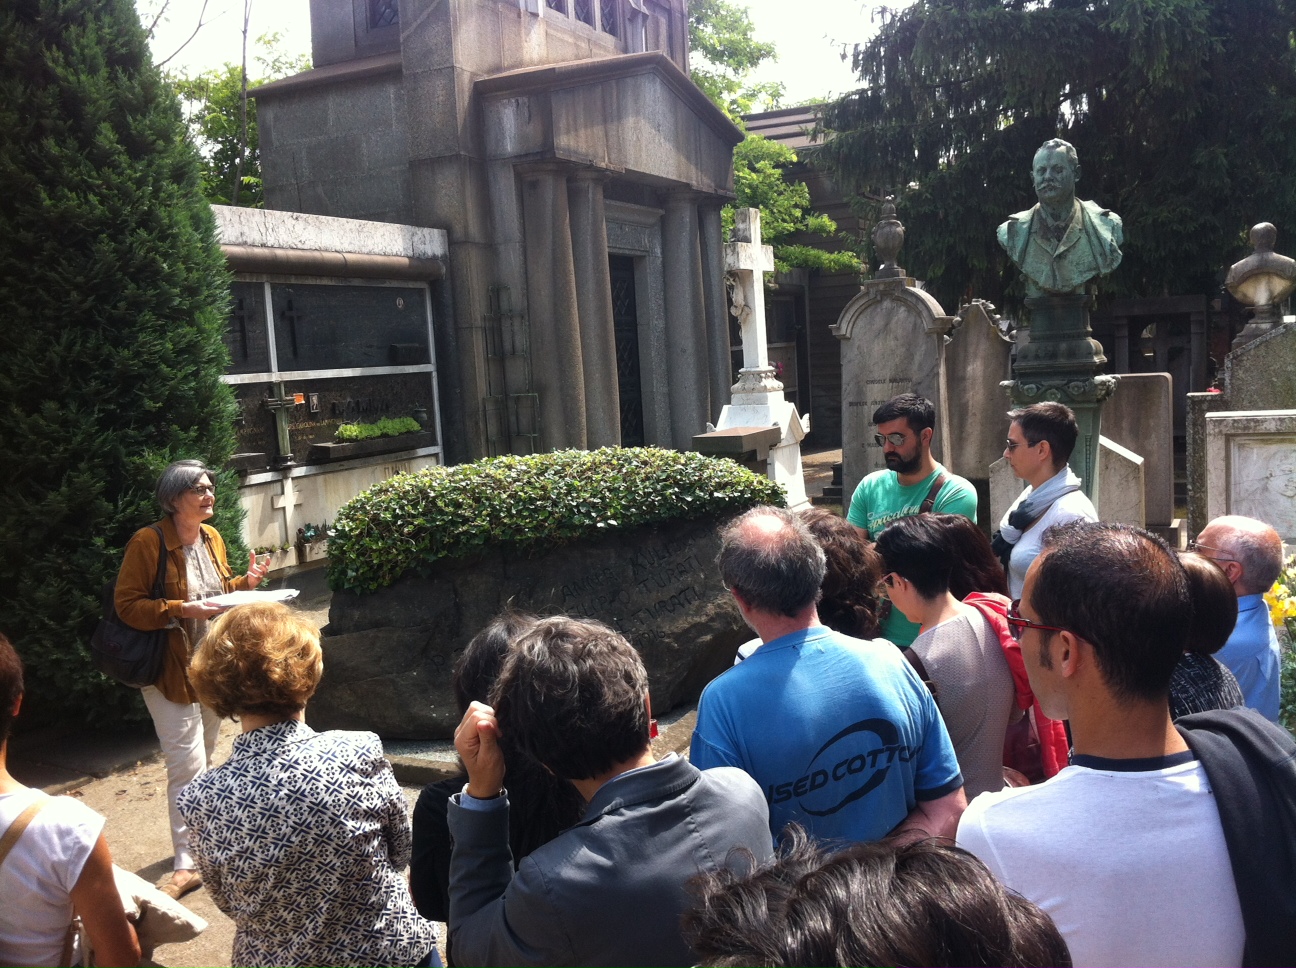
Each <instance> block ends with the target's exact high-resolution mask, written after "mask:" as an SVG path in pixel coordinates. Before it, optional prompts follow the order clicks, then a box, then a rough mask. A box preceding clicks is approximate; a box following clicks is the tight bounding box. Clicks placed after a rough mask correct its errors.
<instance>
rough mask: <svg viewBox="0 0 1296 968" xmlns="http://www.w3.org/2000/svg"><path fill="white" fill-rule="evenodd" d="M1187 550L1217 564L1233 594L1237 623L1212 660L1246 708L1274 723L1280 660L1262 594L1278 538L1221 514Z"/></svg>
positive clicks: (1273, 569)
mask: <svg viewBox="0 0 1296 968" xmlns="http://www.w3.org/2000/svg"><path fill="white" fill-rule="evenodd" d="M1191 547H1192V549H1193V550H1194V551H1197V552H1198V553H1199V554H1201V555H1202V556H1203V557H1206V558H1209V559H1211V560H1212V561H1213V562H1215V564H1217V565H1219V567H1220V570H1221V571H1223V572H1224V575H1225V577H1227V578H1228V580H1229V582H1231V583H1232V585H1233V591H1234V593H1235V594H1236V595H1237V600H1238V603H1237V604H1238V615H1237V623H1236V624H1235V625H1234V626H1233V634H1232V635H1230V636H1229V639H1228V641H1227V642H1225V643H1224V647H1223V648H1222V649H1220V650H1219V651H1218V652H1216V653H1215V658H1217V659H1218V660H1219V661H1220V662H1222V663H1224V665H1226V666H1228V669H1229V671H1230V672H1231V673H1233V675H1234V677H1235V678H1236V679H1237V681H1238V685H1239V686H1240V687H1241V689H1242V696H1243V698H1244V699H1245V701H1246V704H1247V706H1249V707H1250V708H1252V709H1255V710H1257V711H1258V712H1259V713H1260V714H1261V715H1262V716H1264V717H1265V718H1266V719H1268V720H1271V721H1272V722H1275V723H1276V722H1278V701H1279V692H1280V680H1281V675H1280V673H1279V669H1280V666H1281V660H1280V656H1279V652H1278V636H1277V634H1276V633H1275V632H1274V627H1273V622H1272V621H1270V619H1269V608H1268V606H1267V605H1265V600H1264V593H1265V592H1267V591H1268V590H1269V589H1270V588H1271V587H1272V586H1273V583H1274V582H1275V581H1276V580H1277V578H1278V574H1279V572H1281V571H1282V560H1283V543H1282V538H1280V537H1279V536H1278V532H1277V531H1275V530H1274V529H1273V528H1271V527H1269V525H1267V524H1265V523H1264V522H1263V521H1257V520H1256V519H1255V518H1246V517H1243V516H1242V515H1240V514H1226V515H1224V516H1223V517H1219V518H1216V519H1215V520H1214V521H1212V522H1210V524H1208V525H1206V527H1205V528H1203V529H1202V533H1201V534H1200V535H1198V536H1197V540H1196V541H1194V542H1193V543H1192V546H1191Z"/></svg>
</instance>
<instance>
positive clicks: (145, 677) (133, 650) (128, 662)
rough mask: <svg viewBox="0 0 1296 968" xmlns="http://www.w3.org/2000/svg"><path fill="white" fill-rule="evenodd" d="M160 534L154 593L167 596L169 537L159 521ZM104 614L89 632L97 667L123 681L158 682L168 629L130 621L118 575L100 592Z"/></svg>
mask: <svg viewBox="0 0 1296 968" xmlns="http://www.w3.org/2000/svg"><path fill="white" fill-rule="evenodd" d="M153 530H154V531H156V532H157V536H158V569H157V580H156V581H155V582H154V583H153V597H154V598H164V597H166V559H167V550H166V538H164V537H163V536H162V529H161V528H159V527H158V526H157V525H154V526H153ZM101 600H102V603H103V618H102V619H100V620H99V624H98V625H97V626H95V630H94V633H93V634H92V635H91V636H90V659H91V661H92V662H94V665H95V668H96V669H98V670H99V671H100V672H102V673H103V674H104V675H106V676H108V677H109V678H110V679H116V680H117V681H118V682H120V683H121V684H122V685H125V686H134V687H135V688H137V689H138V688H143V687H144V686H151V685H153V683H155V682H157V679H158V676H159V675H161V673H162V659H163V657H164V656H165V655H166V645H167V634H168V632H167V629H165V628H161V629H152V630H150V631H147V632H145V631H141V630H140V629H137V628H135V627H134V626H133V625H127V624H126V623H125V622H123V621H122V619H121V616H120V615H118V614H117V579H116V578H114V579H113V580H112V581H110V582H108V583H107V584H106V585H104V587H103V591H102V592H101Z"/></svg>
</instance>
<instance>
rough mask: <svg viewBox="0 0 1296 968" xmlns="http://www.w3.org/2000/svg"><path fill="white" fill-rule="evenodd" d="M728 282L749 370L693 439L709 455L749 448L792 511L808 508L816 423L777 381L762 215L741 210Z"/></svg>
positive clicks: (728, 252)
mask: <svg viewBox="0 0 1296 968" xmlns="http://www.w3.org/2000/svg"><path fill="white" fill-rule="evenodd" d="M724 261H725V279H726V282H727V284H728V286H729V290H730V308H731V310H732V312H733V314H734V315H735V316H736V317H738V322H739V324H740V325H741V326H742V348H743V367H742V369H741V370H739V371H738V382H737V383H736V384H734V387H733V396H732V399H731V400H730V402H729V403H728V404H727V405H726V406H725V408H724V409H723V410H722V411H721V412H720V421H719V424H718V425H717V426H716V428H715V429H714V430H710V428H709V427H708V430H709V431H710V432H709V433H706V434H700V435H699V436H697V437H694V438H693V441H694V445H695V446H696V447H697V448H698V449H699V450H701V451H703V452H704V453H724V452H725V443H726V442H728V443H730V444H732V443H733V442H735V441H737V442H738V444H739V447H740V449H742V450H744V451H745V450H747V449H748V447H749V445H750V446H752V447H753V448H754V450H755V452H756V456H757V459H758V460H764V461H765V467H766V474H767V475H768V476H769V478H770V480H772V481H774V482H775V483H777V484H779V485H781V486H782V487H783V490H784V491H785V492H786V494H787V504H788V507H790V508H801V507H805V506H806V505H807V504H808V503H809V501H808V500H807V499H806V493H805V478H804V477H803V476H802V472H801V440H802V438H804V437H805V435H806V433H807V432H808V431H809V430H810V422H809V421H808V420H807V419H805V418H804V417H802V416H801V415H800V414H799V413H797V408H796V407H795V406H793V405H792V404H791V403H790V402H788V400H787V399H785V398H784V396H783V384H782V383H780V382H779V381H778V380H777V379H775V377H774V368H773V367H772V366H770V363H769V345H768V341H767V339H766V336H765V273H767V272H773V271H774V250H773V248H771V247H770V246H768V245H761V239H760V211H759V210H757V209H754V208H740V209H738V211H736V212H735V213H734V241H732V242H726V243H725V247H724Z"/></svg>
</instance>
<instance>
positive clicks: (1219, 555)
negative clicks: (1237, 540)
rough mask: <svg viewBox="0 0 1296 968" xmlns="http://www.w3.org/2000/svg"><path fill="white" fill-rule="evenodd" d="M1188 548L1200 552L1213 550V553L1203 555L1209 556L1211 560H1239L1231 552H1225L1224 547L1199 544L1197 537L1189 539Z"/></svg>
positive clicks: (1204, 556)
mask: <svg viewBox="0 0 1296 968" xmlns="http://www.w3.org/2000/svg"><path fill="white" fill-rule="evenodd" d="M1188 550H1189V551H1196V552H1198V553H1200V552H1203V551H1209V552H1211V554H1209V555H1202V557H1203V558H1209V559H1210V560H1211V561H1232V562H1235V563H1236V562H1237V559H1236V558H1234V557H1232V556H1231V555H1229V554H1226V553H1225V552H1224V549H1222V548H1213V547H1211V546H1210V545H1204V544H1198V542H1197V539H1196V538H1189V539H1188Z"/></svg>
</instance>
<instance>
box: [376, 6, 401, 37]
mask: <svg viewBox="0 0 1296 968" xmlns="http://www.w3.org/2000/svg"><path fill="white" fill-rule="evenodd" d="M398 23H400V5H399V4H398V3H397V0H369V29H370V30H373V29H374V28H376V27H390V26H392V25H393V24H398Z"/></svg>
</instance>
